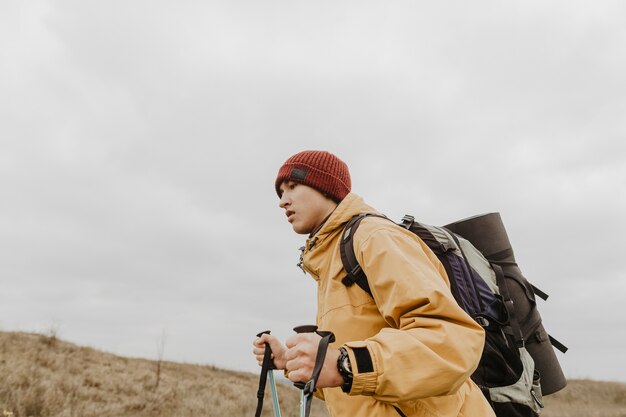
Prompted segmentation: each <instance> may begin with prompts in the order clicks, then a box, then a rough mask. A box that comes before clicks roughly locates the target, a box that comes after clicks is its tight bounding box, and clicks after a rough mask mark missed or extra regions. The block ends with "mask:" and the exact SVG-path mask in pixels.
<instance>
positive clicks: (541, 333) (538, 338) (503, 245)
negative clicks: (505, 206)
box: [444, 213, 567, 395]
mask: <svg viewBox="0 0 626 417" xmlns="http://www.w3.org/2000/svg"><path fill="white" fill-rule="evenodd" d="M444 227H445V228H446V229H448V230H450V231H451V232H454V233H456V234H457V235H460V236H462V237H464V238H465V239H467V240H469V241H470V242H471V243H472V244H473V245H474V246H475V247H476V248H477V249H478V250H479V251H481V252H482V254H483V255H484V256H485V258H487V260H489V261H490V262H492V263H495V264H498V265H500V266H501V267H502V270H503V272H504V276H505V280H506V283H507V288H508V289H509V293H510V295H511V299H512V300H513V305H514V306H515V311H516V314H517V318H518V321H519V325H520V327H521V329H522V333H523V334H524V340H525V341H526V349H527V350H528V352H529V353H530V355H531V356H532V358H533V360H534V361H535V367H536V368H537V370H538V371H539V373H540V375H541V391H542V393H543V394H544V395H548V394H552V393H555V392H557V391H559V390H561V389H563V388H565V386H566V385H567V380H566V379H565V375H563V370H562V369H561V365H560V364H559V361H558V359H557V357H556V354H555V352H554V348H553V346H552V343H551V342H550V338H549V336H548V333H547V332H546V330H545V329H544V327H543V324H542V323H541V316H540V315H539V311H538V310H537V305H536V299H535V293H534V290H533V287H532V285H531V284H530V283H529V282H528V280H526V278H525V277H524V275H522V271H521V270H520V268H519V266H518V265H517V263H516V261H515V255H514V253H513V248H512V246H511V243H510V241H509V237H508V235H507V233H506V229H505V227H504V223H503V222H502V218H501V217H500V213H488V214H483V215H479V216H474V217H470V218H467V219H464V220H460V221H458V222H454V223H451V224H448V225H446V226H444Z"/></svg>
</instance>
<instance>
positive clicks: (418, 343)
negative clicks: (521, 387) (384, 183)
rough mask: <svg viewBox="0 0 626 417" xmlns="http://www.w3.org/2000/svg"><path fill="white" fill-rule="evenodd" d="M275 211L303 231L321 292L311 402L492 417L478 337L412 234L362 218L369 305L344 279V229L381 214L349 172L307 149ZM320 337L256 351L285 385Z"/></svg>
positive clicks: (358, 410) (280, 181)
mask: <svg viewBox="0 0 626 417" xmlns="http://www.w3.org/2000/svg"><path fill="white" fill-rule="evenodd" d="M275 188H276V192H277V193H278V195H279V197H280V203H279V206H280V207H281V208H282V209H283V210H284V211H285V215H286V216H287V221H288V222H289V223H291V226H292V228H293V230H294V231H295V232H296V233H298V234H308V235H309V237H308V239H307V242H306V245H305V249H304V252H303V255H302V267H303V268H304V270H305V271H306V272H308V273H309V274H310V275H311V276H312V277H313V278H314V279H315V280H316V281H317V284H318V291H317V296H318V310H317V326H318V327H319V329H320V330H327V331H332V332H333V333H334V334H335V337H336V341H335V342H334V343H333V344H331V346H330V347H329V349H328V352H327V355H326V359H325V361H324V366H323V368H322V372H321V374H320V378H319V381H318V383H317V387H318V392H317V395H318V396H319V397H321V398H323V399H324V400H325V401H326V405H327V407H328V410H329V412H330V414H331V415H332V416H333V417H341V416H345V417H355V416H382V417H386V416H394V417H397V416H398V415H405V416H407V417H417V416H420V417H421V416H428V417H434V416H437V417H457V416H465V417H484V416H487V417H491V416H494V414H493V411H492V409H491V407H490V406H489V404H488V403H487V401H486V399H485V398H484V396H483V394H482V393H481V391H480V389H479V388H478V387H477V386H476V385H475V384H474V383H473V382H472V381H471V379H470V375H471V374H472V372H473V371H474V370H475V369H476V367H477V365H478V362H479V360H480V356H481V352H482V348H483V343H484V333H483V330H482V328H481V327H480V326H479V325H478V324H476V323H475V322H474V320H472V319H471V318H470V317H469V316H468V315H467V314H466V313H465V312H464V311H463V310H462V309H461V308H460V307H459V306H458V304H457V303H456V301H455V300H454V298H453V297H452V294H451V292H450V290H449V282H448V278H447V276H446V273H445V270H444V268H443V266H442V265H441V263H440V262H439V260H438V259H437V257H436V256H435V255H434V254H433V253H432V251H431V250H430V249H429V248H428V247H427V246H426V245H425V244H424V243H423V242H422V241H421V240H420V239H419V238H418V237H417V236H415V235H414V234H413V233H411V232H409V231H407V230H405V229H403V228H401V227H399V226H396V225H395V224H393V223H392V222H390V221H389V220H386V219H382V218H380V217H367V218H365V219H364V220H363V221H362V222H361V225H360V226H359V228H358V229H357V231H356V233H355V235H354V250H355V254H356V257H357V260H358V262H359V264H360V265H361V267H362V268H363V270H364V272H365V274H366V275H367V277H368V283H369V285H370V288H371V291H372V296H370V295H369V294H367V293H366V292H365V291H364V290H362V289H361V288H360V287H359V286H357V285H352V286H350V287H347V286H345V285H344V284H342V282H341V279H342V278H343V277H344V276H345V275H346V273H345V271H344V270H343V266H342V262H341V257H340V254H339V242H340V239H341V236H342V232H343V229H344V226H345V224H346V223H347V222H348V221H349V220H350V219H351V218H352V217H353V216H354V215H357V214H361V213H378V212H377V211H376V210H375V209H373V208H372V207H370V206H368V205H366V204H365V203H364V202H363V200H362V199H361V198H360V197H359V196H357V195H356V194H353V193H351V181H350V174H349V171H348V167H347V166H346V164H345V163H344V162H343V161H341V160H340V159H339V158H337V157H336V156H335V155H333V154H330V153H328V152H324V151H303V152H300V153H298V154H296V155H294V156H292V157H291V158H289V159H287V161H286V162H285V163H284V164H283V166H282V167H281V168H280V170H279V172H278V176H277V178H276V182H275ZM319 340H320V337H319V336H317V335H316V334H314V333H304V334H297V335H295V336H293V337H291V338H290V339H288V340H287V341H286V343H285V345H283V344H282V343H281V342H280V341H279V340H278V339H277V338H276V337H275V336H271V335H267V334H265V335H263V336H262V337H260V338H258V339H257V340H255V342H254V350H253V352H254V354H255V355H256V358H257V361H259V363H261V361H262V358H263V352H264V343H266V342H267V343H269V345H270V347H271V349H272V352H273V360H274V364H275V365H276V367H277V368H278V369H283V370H285V374H286V375H287V377H288V378H289V379H290V380H291V381H293V382H306V381H308V380H309V379H310V377H311V374H312V370H313V366H314V365H315V358H316V353H317V347H318V343H319Z"/></svg>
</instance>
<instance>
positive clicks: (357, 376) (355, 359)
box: [344, 342, 378, 395]
mask: <svg viewBox="0 0 626 417" xmlns="http://www.w3.org/2000/svg"><path fill="white" fill-rule="evenodd" d="M344 347H345V348H346V351H347V352H348V357H349V358H350V366H351V367H352V375H353V377H352V388H351V389H350V395H374V393H375V392H376V386H377V380H378V378H377V376H378V375H377V373H376V369H375V367H374V360H373V356H372V354H371V352H370V351H369V349H368V347H367V343H366V342H350V343H347V344H346V345H345V346H344Z"/></svg>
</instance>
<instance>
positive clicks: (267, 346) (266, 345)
mask: <svg viewBox="0 0 626 417" xmlns="http://www.w3.org/2000/svg"><path fill="white" fill-rule="evenodd" d="M270 333H272V331H271V330H264V331H262V332H261V333H257V335H256V337H261V336H263V335H264V334H270ZM265 352H266V354H267V352H269V355H270V358H271V355H272V348H271V347H270V344H269V343H267V342H265ZM269 369H276V365H274V361H273V360H271V359H270V367H269Z"/></svg>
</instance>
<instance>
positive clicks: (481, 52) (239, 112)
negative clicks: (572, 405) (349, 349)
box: [0, 0, 626, 381]
mask: <svg viewBox="0 0 626 417" xmlns="http://www.w3.org/2000/svg"><path fill="white" fill-rule="evenodd" d="M625 19H626V3H624V2H621V1H617V0H615V1H594V2H583V1H553V2H544V1H526V2H517V3H513V2H501V1H479V2H464V1H452V2H451V1H445V2H437V3H434V2H430V3H426V2H414V1H410V2H409V1H395V2H382V1H381V2H372V1H345V2H336V1H332V2H331V1H315V2H310V1H309V2H304V1H293V0H289V1H279V0H268V1H211V2H206V1H177V2H166V1H147V0H146V1H131V2H129V1H111V2H97V1H28V2H21V1H3V2H1V3H0V93H1V95H0V192H1V193H2V198H1V200H0V329H1V330H5V331H12V330H23V331H49V330H50V329H56V331H57V332H58V333H59V336H60V337H61V338H63V339H66V340H69V341H72V342H75V343H79V344H83V345H89V346H93V347H96V348H99V349H103V350H106V351H110V352H114V353H117V354H121V355H127V356H139V357H148V358H155V357H157V352H158V345H159V341H160V340H161V339H164V352H165V353H164V357H165V358H166V359H171V360H176V361H188V362H194V363H204V364H213V365H217V366H220V367H224V368H229V369H238V370H245V371H252V372H256V371H257V366H256V363H255V362H254V359H253V357H252V355H251V354H250V351H251V342H252V339H253V337H254V335H255V333H257V332H258V331H261V330H265V329H272V330H273V331H274V333H275V334H277V335H279V336H280V337H282V338H285V337H288V336H289V335H290V334H291V328H292V327H293V326H296V325H300V324H308V323H311V322H312V321H313V320H314V311H315V300H314V298H315V295H314V293H315V288H314V282H313V280H312V279H311V278H309V277H307V276H305V275H303V274H302V273H301V272H300V271H299V270H298V269H297V268H296V266H295V265H296V262H297V258H298V247H299V246H300V244H301V242H302V240H303V237H301V236H297V235H295V234H293V232H292V231H291V228H290V226H289V224H288V223H287V222H286V219H285V217H284V214H283V213H282V211H281V210H280V209H279V208H278V206H277V204H278V199H277V197H276V195H275V194H274V190H273V182H274V178H275V175H276V172H277V170H278V167H279V166H280V165H281V163H282V162H283V161H284V160H285V159H287V158H288V157H289V156H290V155H292V154H293V153H295V152H298V151H300V150H304V149H326V150H329V151H331V152H333V153H336V154H337V155H339V156H340V157H341V158H342V159H344V160H345V161H346V162H347V163H348V165H349V166H350V168H351V173H352V177H353V190H354V191H355V192H356V193H358V194H360V195H362V196H364V198H365V199H366V201H367V202H369V203H370V204H372V205H374V206H375V207H377V208H378V209H380V210H381V211H383V212H385V213H386V214H388V215H389V216H391V217H392V218H395V219H399V218H401V217H402V215H403V214H405V213H412V214H414V215H415V216H416V217H417V218H418V219H419V220H420V221H422V222H425V223H431V224H446V223H449V222H451V221H454V220H458V219H461V218H464V217H468V216H471V215H474V214H478V213H484V212H490V211H499V212H500V213H501V214H502V217H503V219H504V221H505V223H506V225H507V229H508V233H509V237H510V238H511V241H512V243H513V245H514V248H515V250H516V257H517V259H518V261H519V264H520V267H521V268H522V271H523V272H524V274H525V275H526V276H527V278H529V280H530V281H531V282H533V283H535V284H536V285H537V286H538V287H540V288H542V289H544V290H545V291H546V292H548V293H549V294H551V297H550V299H549V300H548V302H543V301H541V302H540V304H541V305H540V309H541V312H542V316H543V318H544V323H545V325H546V328H547V329H548V331H549V332H551V333H552V334H553V335H554V336H555V337H557V338H558V339H559V340H561V341H562V342H564V343H565V344H566V345H568V346H569V347H570V351H569V352H568V353H567V354H566V355H561V354H560V353H559V354H558V355H559V357H560V358H561V360H562V364H563V367H564V370H565V373H566V375H567V376H568V377H576V378H594V379H604V380H621V381H626V377H625V376H624V375H625V372H624V371H625V370H626V366H625V365H626V360H625V359H624V355H623V354H624V346H625V345H626V331H625V330H624V329H625V328H626V326H624V324H623V321H624V318H625V317H626V314H625V313H624V307H623V306H624V300H625V297H626V273H625V272H624V271H625V269H624V265H623V263H622V262H623V259H624V249H625V247H624V243H623V242H624V241H623V239H624V236H625V235H626V220H625V218H624V213H626V193H625V191H626V141H625V138H626V118H625V115H626V77H625V76H624V74H626V25H624V21H625Z"/></svg>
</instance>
